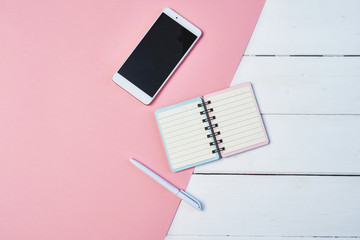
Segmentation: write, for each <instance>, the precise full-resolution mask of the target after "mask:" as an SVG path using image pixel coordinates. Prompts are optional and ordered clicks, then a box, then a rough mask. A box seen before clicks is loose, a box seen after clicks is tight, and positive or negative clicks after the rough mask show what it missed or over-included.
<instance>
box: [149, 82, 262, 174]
mask: <svg viewBox="0 0 360 240" xmlns="http://www.w3.org/2000/svg"><path fill="white" fill-rule="evenodd" d="M155 116H156V120H157V123H158V126H159V130H160V133H161V138H162V140H163V143H164V146H165V151H166V155H167V157H168V160H169V163H170V168H171V170H172V171H174V172H178V171H181V170H183V169H186V168H190V167H194V166H197V165H200V164H204V163H207V162H211V161H215V160H218V159H220V158H222V157H227V156H231V155H234V154H237V153H240V152H244V151H247V150H250V149H253V148H257V147H260V146H263V145H266V144H268V143H269V138H268V136H267V133H266V130H265V127H264V123H263V121H262V118H261V115H260V112H259V108H258V105H257V103H256V99H255V95H254V91H253V89H252V86H251V83H243V84H240V85H237V86H234V87H231V88H228V89H224V90H221V91H218V92H214V93H211V94H207V95H205V96H203V97H197V98H193V99H190V100H187V101H184V102H181V103H178V104H175V105H171V106H168V107H165V108H161V109H158V110H156V111H155Z"/></svg>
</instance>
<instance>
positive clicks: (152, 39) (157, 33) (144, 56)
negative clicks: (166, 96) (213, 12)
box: [113, 8, 201, 104]
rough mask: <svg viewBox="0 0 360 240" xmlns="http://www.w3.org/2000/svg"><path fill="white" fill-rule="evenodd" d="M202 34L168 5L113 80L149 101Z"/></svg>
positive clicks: (140, 98)
mask: <svg viewBox="0 0 360 240" xmlns="http://www.w3.org/2000/svg"><path fill="white" fill-rule="evenodd" d="M200 36H201V31H200V29H198V28H197V27H195V26H194V25H193V24H191V23H190V22H188V21H187V20H185V19H184V18H183V17H181V16H180V15H179V14H177V13H176V12H174V11H173V10H171V9H170V8H165V9H164V10H163V11H162V12H161V14H160V15H159V17H158V18H157V19H156V21H155V22H154V23H153V25H152V26H151V27H150V29H149V30H148V32H147V33H146V34H145V36H144V37H143V38H142V39H141V41H140V42H139V43H138V45H137V46H136V47H135V49H134V50H133V51H132V53H131V54H130V55H129V56H128V57H127V59H126V60H125V62H124V63H123V64H122V65H121V67H120V68H119V70H118V71H117V72H116V73H115V74H114V76H113V81H114V82H115V83H117V84H118V85H119V86H120V87H122V88H123V89H125V90H126V91H128V92H129V93H130V94H132V95H133V96H134V97H136V98H137V99H138V100H140V101H141V102H143V103H144V104H150V103H151V101H152V100H153V99H154V98H155V96H156V95H157V94H158V93H159V91H160V89H161V88H162V87H163V86H164V84H165V83H166V82H167V80H168V79H169V78H170V76H171V75H172V73H173V72H174V71H175V69H176V68H177V67H178V66H179V64H180V63H181V62H182V60H183V59H184V58H185V57H186V55H187V54H188V52H189V51H190V50H191V48H192V47H193V46H194V44H195V43H196V42H197V40H198V39H199V38H200Z"/></svg>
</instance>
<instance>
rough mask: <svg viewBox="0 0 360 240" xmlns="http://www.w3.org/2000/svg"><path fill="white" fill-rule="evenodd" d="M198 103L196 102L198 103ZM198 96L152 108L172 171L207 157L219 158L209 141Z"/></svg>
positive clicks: (197, 162) (208, 159) (204, 159)
mask: <svg viewBox="0 0 360 240" xmlns="http://www.w3.org/2000/svg"><path fill="white" fill-rule="evenodd" d="M199 104H200V105H199ZM201 111H204V108H203V105H202V99H201V98H196V99H192V100H189V101H186V102H183V103H180V104H176V105H173V106H169V107H166V108H163V109H159V110H157V111H156V117H157V121H158V125H159V129H160V133H161V135H162V139H163V143H164V146H165V149H166V153H167V156H168V159H169V162H170V166H171V168H172V170H173V171H179V170H182V169H185V168H189V167H192V166H195V165H198V164H201V163H205V162H208V161H210V160H216V159H219V154H218V153H214V152H213V150H215V149H216V147H215V146H214V145H210V143H212V142H214V138H212V137H209V136H208V135H209V134H211V130H206V129H205V128H206V127H209V124H208V122H204V121H203V120H204V119H205V118H206V117H205V115H204V114H201V113H200V112H201Z"/></svg>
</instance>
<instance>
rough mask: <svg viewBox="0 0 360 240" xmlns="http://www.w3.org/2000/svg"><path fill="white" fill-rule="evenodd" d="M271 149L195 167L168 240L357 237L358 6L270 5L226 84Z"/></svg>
mask: <svg viewBox="0 0 360 240" xmlns="http://www.w3.org/2000/svg"><path fill="white" fill-rule="evenodd" d="M246 81H251V82H252V83H253V86H254V90H255V94H256V96H257V100H258V103H259V106H260V111H261V112H262V114H263V119H264V122H265V125H266V128H267V131H268V134H269V138H270V145H268V146H265V147H262V148H259V149H256V150H252V151H249V152H246V153H243V154H239V155H236V156H233V157H230V158H226V159H222V160H220V161H217V162H214V163H211V164H206V165H203V166H200V167H197V168H196V169H195V172H194V174H193V176H192V178H191V180H190V183H189V186H188V188H187V191H189V193H192V194H193V195H194V196H196V197H198V198H199V199H200V200H201V201H202V202H203V204H204V206H205V210H204V211H202V212H197V211H196V210H194V209H193V208H191V207H189V206H188V205H187V204H184V203H181V204H180V207H179V209H178V211H177V213H176V216H175V218H174V221H173V223H172V226H171V228H170V230H169V232H168V235H167V237H166V239H167V240H180V239H184V240H189V239H195V240H204V239H210V240H212V239H294V238H297V239H299V238H300V239H310V238H321V239H324V238H325V239H330V238H337V239H338V238H339V239H349V238H360V0H327V1H325V0H268V1H267V2H266V4H265V6H264V9H263V12H262V14H261V16H260V19H259V21H258V24H257V26H256V28H255V31H254V33H253V36H252V38H251V40H250V43H249V45H248V48H247V50H246V52H245V54H244V56H243V58H242V61H241V63H240V65H239V68H238V70H237V72H236V74H235V77H234V79H233V81H232V85H235V84H238V83H241V82H246Z"/></svg>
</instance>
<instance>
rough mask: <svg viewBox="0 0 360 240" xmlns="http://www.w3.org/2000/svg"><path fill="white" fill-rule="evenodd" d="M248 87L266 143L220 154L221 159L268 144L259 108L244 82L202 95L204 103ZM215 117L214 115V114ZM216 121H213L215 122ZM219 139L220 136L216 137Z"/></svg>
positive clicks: (252, 91) (247, 84) (253, 95)
mask: <svg viewBox="0 0 360 240" xmlns="http://www.w3.org/2000/svg"><path fill="white" fill-rule="evenodd" d="M246 86H248V87H250V90H251V95H252V98H253V100H254V102H255V106H256V110H257V114H258V117H259V118H260V119H261V126H262V130H263V132H264V135H265V137H266V141H264V142H261V143H258V144H255V145H252V146H250V147H246V148H242V149H239V150H236V151H232V152H229V153H227V154H223V153H221V156H222V157H228V156H232V155H234V154H238V153H241V152H245V151H248V150H251V149H254V148H257V147H261V146H264V145H267V144H269V137H268V135H267V133H266V129H265V126H264V121H263V120H262V117H261V114H260V110H259V106H258V104H257V101H256V98H255V94H254V90H253V88H252V85H251V83H250V82H246V83H242V84H239V85H235V86H233V87H230V88H227V89H224V90H220V91H216V92H213V93H210V94H206V95H204V101H208V99H209V98H211V97H213V96H216V95H219V94H222V93H226V92H231V91H234V90H235V89H238V88H243V87H246ZM209 115H210V116H213V113H212V112H210V113H209ZM215 115H216V114H215ZM215 121H216V120H214V122H215ZM218 138H220V139H221V135H220V136H219V137H218ZM217 140H218V139H217Z"/></svg>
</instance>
